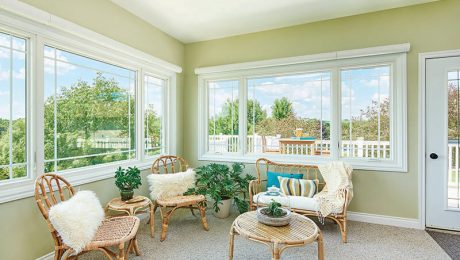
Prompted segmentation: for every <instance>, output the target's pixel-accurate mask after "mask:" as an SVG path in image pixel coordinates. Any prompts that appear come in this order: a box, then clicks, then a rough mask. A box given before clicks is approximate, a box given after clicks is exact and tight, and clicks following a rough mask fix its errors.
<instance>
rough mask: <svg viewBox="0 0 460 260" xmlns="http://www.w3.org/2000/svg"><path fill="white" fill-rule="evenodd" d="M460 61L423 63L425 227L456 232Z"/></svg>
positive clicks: (458, 225) (459, 213)
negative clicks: (424, 68) (424, 87)
mask: <svg viewBox="0 0 460 260" xmlns="http://www.w3.org/2000/svg"><path fill="white" fill-rule="evenodd" d="M459 83H460V57H447V58H436V59H428V60H426V93H425V94H426V132H425V133H426V136H425V142H426V187H425V191H426V194H425V196H426V226H427V227H432V228H441V229H449V230H460V200H459V199H460V196H459V193H460V186H459V184H460V180H459V177H460V176H459V168H460V164H459V161H460V154H459V152H460V149H459V147H460V145H459V137H460V92H459V90H460V88H459Z"/></svg>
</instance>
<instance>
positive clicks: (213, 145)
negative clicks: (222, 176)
mask: <svg viewBox="0 0 460 260" xmlns="http://www.w3.org/2000/svg"><path fill="white" fill-rule="evenodd" d="M238 138H239V137H238V136H237V135H211V136H209V147H208V148H209V152H211V153H227V152H236V151H237V150H238V144H239V139H238ZM262 138H265V145H263V143H264V142H263V139H262ZM246 142H247V147H248V148H247V149H248V152H249V153H263V152H264V151H265V152H270V153H276V152H279V153H284V154H291V155H293V154H303V155H315V154H316V155H320V154H321V153H323V154H329V153H330V150H331V148H330V147H331V142H330V141H329V140H323V141H321V140H316V141H314V143H311V144H285V145H283V146H281V145H280V137H279V136H265V137H262V136H260V135H251V136H248V137H247V140H246ZM341 153H342V156H344V157H358V158H381V159H388V158H390V142H388V141H380V142H378V141H365V140H363V139H358V140H355V141H349V140H344V141H342V149H341Z"/></svg>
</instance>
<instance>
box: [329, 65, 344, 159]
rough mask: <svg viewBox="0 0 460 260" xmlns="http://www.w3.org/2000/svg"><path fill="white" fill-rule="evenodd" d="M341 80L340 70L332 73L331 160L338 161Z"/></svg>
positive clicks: (340, 145)
mask: <svg viewBox="0 0 460 260" xmlns="http://www.w3.org/2000/svg"><path fill="white" fill-rule="evenodd" d="M340 82H341V78H340V73H339V69H338V68H335V69H333V70H332V71H331V99H332V100H331V126H330V128H331V145H330V147H331V158H332V159H333V160H338V159H339V158H340V156H341V154H340V149H341V147H342V143H341V142H342V141H341V140H342V138H341V127H340V126H341V125H342V124H341V121H342V119H341V112H340V111H341V109H342V107H341V104H342V102H340V97H341V96H342V91H341V88H340V86H341V83H340Z"/></svg>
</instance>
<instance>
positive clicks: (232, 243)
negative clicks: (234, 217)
mask: <svg viewBox="0 0 460 260" xmlns="http://www.w3.org/2000/svg"><path fill="white" fill-rule="evenodd" d="M234 247H235V233H234V231H233V226H232V227H231V228H230V239H229V245H228V259H229V260H232V259H233V250H234Z"/></svg>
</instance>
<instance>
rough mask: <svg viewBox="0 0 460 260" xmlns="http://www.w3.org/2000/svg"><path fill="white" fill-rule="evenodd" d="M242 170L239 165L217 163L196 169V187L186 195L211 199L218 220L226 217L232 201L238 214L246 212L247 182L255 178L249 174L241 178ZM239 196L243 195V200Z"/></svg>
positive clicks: (241, 165) (242, 167)
mask: <svg viewBox="0 0 460 260" xmlns="http://www.w3.org/2000/svg"><path fill="white" fill-rule="evenodd" d="M243 169H244V166H243V164H241V163H234V164H233V165H232V166H231V167H229V166H227V165H224V164H217V163H211V164H208V165H205V166H201V167H198V168H197V169H196V175H197V181H196V187H195V188H193V189H190V190H189V191H188V192H187V193H188V194H192V193H194V194H202V195H205V196H206V195H207V196H209V197H211V199H212V200H214V204H213V210H214V212H215V213H214V215H215V216H216V217H218V218H226V217H228V215H229V214H230V206H231V201H232V199H233V201H234V202H235V204H236V206H237V208H238V211H239V212H240V213H243V212H246V211H248V209H249V203H248V202H247V201H246V200H245V197H246V196H245V195H246V192H247V191H248V187H249V182H250V181H251V180H253V179H255V178H254V177H253V176H250V175H249V174H246V175H244V176H243V174H242V173H243ZM240 194H243V198H240V197H238V195H240Z"/></svg>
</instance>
